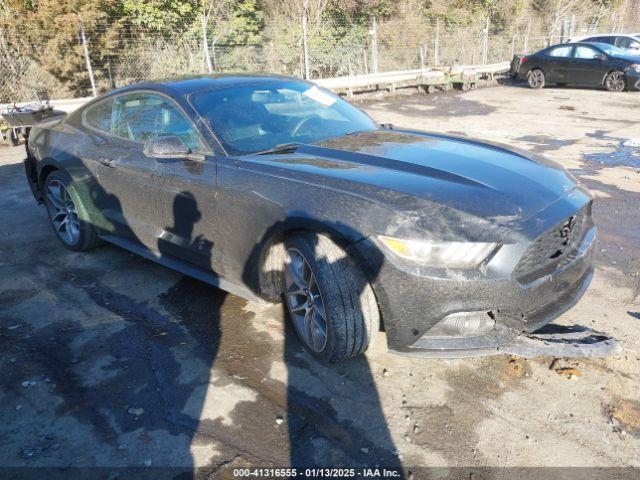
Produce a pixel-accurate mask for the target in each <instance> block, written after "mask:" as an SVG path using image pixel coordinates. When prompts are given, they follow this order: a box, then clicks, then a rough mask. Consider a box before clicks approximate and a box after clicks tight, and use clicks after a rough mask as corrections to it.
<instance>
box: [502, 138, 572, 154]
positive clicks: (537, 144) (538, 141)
mask: <svg viewBox="0 0 640 480" xmlns="http://www.w3.org/2000/svg"><path fill="white" fill-rule="evenodd" d="M514 140H516V141H518V142H526V143H529V144H531V146H532V148H531V149H532V150H533V151H534V152H537V153H544V152H549V151H552V150H559V149H560V148H562V147H568V146H569V145H573V144H574V143H576V142H577V140H562V139H559V138H555V137H551V136H549V135H525V136H523V137H518V138H515V139H514Z"/></svg>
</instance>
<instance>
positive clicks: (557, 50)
mask: <svg viewBox="0 0 640 480" xmlns="http://www.w3.org/2000/svg"><path fill="white" fill-rule="evenodd" d="M571 49H573V45H563V46H561V47H553V48H551V49H549V50H547V56H549V57H568V56H569V55H570V54H571Z"/></svg>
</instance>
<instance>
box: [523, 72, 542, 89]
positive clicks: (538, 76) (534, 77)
mask: <svg viewBox="0 0 640 480" xmlns="http://www.w3.org/2000/svg"><path fill="white" fill-rule="evenodd" d="M546 81H547V80H546V78H545V75H544V72H543V71H542V70H540V69H539V68H535V69H533V70H531V71H530V72H529V73H528V74H527V83H528V84H529V86H530V87H531V88H534V89H536V90H537V89H539V88H543V87H544V85H545V83H546Z"/></svg>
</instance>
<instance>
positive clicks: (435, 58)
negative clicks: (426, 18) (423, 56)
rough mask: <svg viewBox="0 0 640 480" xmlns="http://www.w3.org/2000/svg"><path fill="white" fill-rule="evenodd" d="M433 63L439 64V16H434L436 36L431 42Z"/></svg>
mask: <svg viewBox="0 0 640 480" xmlns="http://www.w3.org/2000/svg"><path fill="white" fill-rule="evenodd" d="M433 64H434V65H435V66H436V67H437V66H438V65H440V17H437V18H436V38H435V39H434V42H433Z"/></svg>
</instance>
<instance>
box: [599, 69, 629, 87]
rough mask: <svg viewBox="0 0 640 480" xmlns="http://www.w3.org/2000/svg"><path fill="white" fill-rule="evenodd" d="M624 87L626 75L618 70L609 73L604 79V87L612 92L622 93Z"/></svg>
mask: <svg viewBox="0 0 640 480" xmlns="http://www.w3.org/2000/svg"><path fill="white" fill-rule="evenodd" d="M624 86H625V85H624V73H622V72H620V71H618V70H614V71H613V72H609V73H608V74H607V76H606V77H605V79H604V87H605V88H606V89H607V90H609V91H610V92H621V91H623V90H624Z"/></svg>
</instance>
